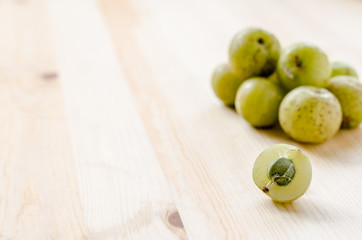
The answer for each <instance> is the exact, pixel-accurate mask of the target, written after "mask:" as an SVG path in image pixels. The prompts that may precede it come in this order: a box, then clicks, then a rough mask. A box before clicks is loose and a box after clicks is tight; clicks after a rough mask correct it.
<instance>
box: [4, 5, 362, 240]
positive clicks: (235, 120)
mask: <svg viewBox="0 0 362 240" xmlns="http://www.w3.org/2000/svg"><path fill="white" fill-rule="evenodd" d="M361 23H362V1H358V0H345V1H344V0H343V1H342V0H321V1H312V0H308V1H300V0H299V1H284V0H273V1H270V0H256V1H247V0H243V1H240V0H227V1H223V0H216V1H212V0H208V1H207V0H203V1H195V0H178V1H176V0H174V1H169V0H157V1H156V0H155V1H152V0H102V1H101V0H100V1H94V0H49V1H46V0H0V167H1V169H0V239H1V240H3V239H4V240H7V239H94V240H96V239H127V240H129V239H140V240H144V239H157V240H160V239H167V240H171V239H182V240H186V239H189V240H204V239H205V240H212V239H216V240H219V239H362V200H361V198H362V187H361V185H362V176H361V173H362V159H361V158H362V156H361V155H362V148H361V146H362V140H361V138H362V127H361V126H360V127H359V128H358V129H355V130H350V131H349V130H344V131H341V132H339V133H338V134H337V135H336V136H335V137H334V138H333V139H332V140H330V141H328V142H326V143H323V144H320V145H301V144H297V143H295V142H293V141H291V140H290V139H288V138H287V137H286V136H285V135H284V134H283V133H282V132H281V130H280V128H278V127H276V128H274V129H271V130H256V129H254V128H252V127H250V126H249V125H248V124H247V123H246V122H245V121H244V120H243V119H242V118H241V117H239V116H237V115H236V114H235V113H234V112H233V111H231V110H230V109H227V108H225V107H224V106H222V104H221V103H220V102H219V101H218V100H217V99H216V97H215V96H214V95H213V93H212V90H211V87H210V76H211V72H212V70H213V68H214V67H215V66H216V65H217V64H218V63H220V62H223V61H225V60H226V59H227V54H226V53H227V46H228V43H229V41H230V39H231V37H232V36H233V34H234V33H235V32H237V31H238V30H239V29H241V28H244V27H248V26H259V27H264V28H266V29H268V30H270V31H272V32H274V33H275V34H276V35H277V36H278V37H279V39H280V41H281V43H282V44H283V46H287V45H288V44H291V43H293V42H296V41H309V42H312V43H315V44H317V45H319V46H320V47H322V48H323V49H324V50H325V51H326V52H327V53H328V54H329V56H330V58H331V60H344V61H347V62H350V63H352V64H353V65H354V66H355V67H356V69H357V71H358V72H359V73H360V75H362V44H361V43H362V33H361V32H362V31H361V30H362V29H361ZM279 142H283V143H291V144H295V145H297V146H299V147H300V148H302V149H303V150H304V151H305V152H306V153H307V154H308V155H309V156H310V157H311V160H312V165H313V171H314V172H313V181H312V185H311V187H310V189H309V190H308V192H307V193H306V194H305V195H304V196H303V197H302V198H301V199H299V200H297V201H295V202H294V203H290V204H276V203H274V202H273V201H271V200H270V199H269V198H268V197H266V196H265V195H263V194H262V193H261V191H260V190H259V189H258V188H257V187H256V186H255V185H254V183H253V181H252V177H251V170H252V166H253V163H254V160H255V158H256V157H257V156H258V154H259V153H260V152H261V151H262V150H263V149H265V148H266V147H268V146H269V145H271V144H275V143H279ZM180 217H181V219H182V221H181V219H180Z"/></svg>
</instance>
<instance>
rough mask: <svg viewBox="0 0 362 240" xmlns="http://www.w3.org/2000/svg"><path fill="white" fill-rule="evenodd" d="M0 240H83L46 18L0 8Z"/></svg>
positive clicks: (34, 5) (34, 9)
mask: <svg viewBox="0 0 362 240" xmlns="http://www.w3.org/2000/svg"><path fill="white" fill-rule="evenodd" d="M0 32H1V38H0V52H1V54H0V85H1V86H0V106H1V107H0V123H1V124H0V164H1V174H0V212H1V215H0V216H1V217H0V239H54V238H58V239H71V238H77V239H81V238H83V236H84V235H83V234H84V224H83V216H82V214H83V213H82V211H83V208H82V205H81V202H80V201H79V188H78V185H77V177H76V169H75V161H74V157H73V153H72V147H71V144H70V137H69V134H68V133H69V132H68V125H67V123H66V121H65V115H64V110H63V96H62V92H61V87H60V83H59V79H58V78H57V77H51V78H49V76H50V74H51V75H53V76H54V74H56V73H57V71H58V69H57V67H56V65H55V63H54V49H53V45H52V39H51V34H50V26H49V22H48V18H47V11H46V8H44V4H43V2H42V1H31V2H28V3H27V4H25V5H22V4H21V3H18V2H16V1H5V2H4V1H2V2H1V5H0Z"/></svg>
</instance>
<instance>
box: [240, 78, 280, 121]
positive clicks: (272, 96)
mask: <svg viewBox="0 0 362 240" xmlns="http://www.w3.org/2000/svg"><path fill="white" fill-rule="evenodd" d="M283 96H284V92H283V90H282V89H281V88H280V87H279V86H278V85H276V84H274V83H272V82H270V81H268V80H267V79H266V78H263V77H255V78H250V79H248V80H246V81H245V82H244V83H243V84H242V85H241V86H240V88H239V90H238V92H237V94H236V98H235V109H236V111H237V112H238V113H239V114H240V115H241V116H243V117H244V118H245V120H246V121H248V122H249V123H250V124H251V125H252V126H254V127H268V126H272V125H274V124H275V123H276V122H277V121H278V109H279V105H280V102H281V100H282V99H283Z"/></svg>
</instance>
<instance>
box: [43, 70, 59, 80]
mask: <svg viewBox="0 0 362 240" xmlns="http://www.w3.org/2000/svg"><path fill="white" fill-rule="evenodd" d="M41 77H42V78H43V79H44V80H55V79H57V78H58V74H57V73H56V72H47V73H44V74H43V75H41Z"/></svg>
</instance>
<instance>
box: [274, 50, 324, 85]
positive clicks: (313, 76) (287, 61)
mask: <svg viewBox="0 0 362 240" xmlns="http://www.w3.org/2000/svg"><path fill="white" fill-rule="evenodd" d="M277 73H278V77H279V79H280V82H281V84H282V85H283V87H284V88H285V89H287V90H292V89H294V88H296V87H298V86H303V85H308V86H315V87H325V86H326V85H327V82H328V79H329V77H330V75H331V66H330V64H329V60H328V57H327V55H326V54H325V53H324V52H323V51H322V50H321V49H319V48H318V47H316V46H314V45H311V44H308V43H296V44H294V45H291V46H290V47H288V48H286V49H284V50H283V51H282V53H281V56H280V58H279V62H278V67H277Z"/></svg>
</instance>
